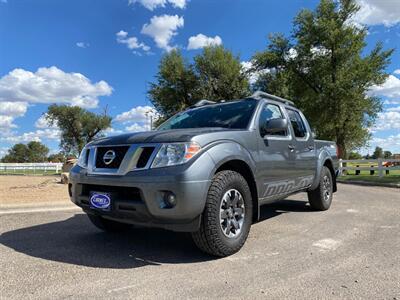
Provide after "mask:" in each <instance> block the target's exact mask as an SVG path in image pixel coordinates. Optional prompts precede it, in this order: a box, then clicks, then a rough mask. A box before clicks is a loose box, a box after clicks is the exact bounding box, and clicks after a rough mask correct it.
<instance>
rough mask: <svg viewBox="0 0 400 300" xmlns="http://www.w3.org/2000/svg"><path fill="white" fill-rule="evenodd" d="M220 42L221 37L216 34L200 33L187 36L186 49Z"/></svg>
mask: <svg viewBox="0 0 400 300" xmlns="http://www.w3.org/2000/svg"><path fill="white" fill-rule="evenodd" d="M221 44H222V39H221V38H220V37H219V36H218V35H216V36H215V37H208V36H206V35H204V34H202V33H199V34H198V35H196V36H191V37H190V38H189V43H188V46H187V49H188V50H195V49H201V48H204V47H206V46H219V45H221Z"/></svg>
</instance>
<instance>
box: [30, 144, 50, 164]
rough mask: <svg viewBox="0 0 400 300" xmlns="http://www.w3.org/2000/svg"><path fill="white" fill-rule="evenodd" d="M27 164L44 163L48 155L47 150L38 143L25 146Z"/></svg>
mask: <svg viewBox="0 0 400 300" xmlns="http://www.w3.org/2000/svg"><path fill="white" fill-rule="evenodd" d="M27 148H28V154H27V156H28V161H29V162H45V161H47V155H48V154H49V148H47V147H46V146H45V145H43V144H42V143H40V142H36V141H32V142H29V143H28V144H27Z"/></svg>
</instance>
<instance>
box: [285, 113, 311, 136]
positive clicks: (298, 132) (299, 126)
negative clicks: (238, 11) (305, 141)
mask: <svg viewBox="0 0 400 300" xmlns="http://www.w3.org/2000/svg"><path fill="white" fill-rule="evenodd" d="M287 111H288V114H289V118H290V123H292V127H293V131H294V135H295V137H298V138H304V137H305V136H306V135H307V130H306V126H305V125H304V122H303V120H302V119H301V116H300V114H299V113H298V112H297V111H295V110H291V109H288V110H287Z"/></svg>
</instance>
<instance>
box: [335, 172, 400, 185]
mask: <svg viewBox="0 0 400 300" xmlns="http://www.w3.org/2000/svg"><path fill="white" fill-rule="evenodd" d="M397 171H398V170H397ZM361 174H362V173H361ZM368 174H369V173H368ZM339 180H344V181H367V182H376V183H398V184H400V174H397V175H385V176H383V177H379V176H377V175H346V176H340V177H339Z"/></svg>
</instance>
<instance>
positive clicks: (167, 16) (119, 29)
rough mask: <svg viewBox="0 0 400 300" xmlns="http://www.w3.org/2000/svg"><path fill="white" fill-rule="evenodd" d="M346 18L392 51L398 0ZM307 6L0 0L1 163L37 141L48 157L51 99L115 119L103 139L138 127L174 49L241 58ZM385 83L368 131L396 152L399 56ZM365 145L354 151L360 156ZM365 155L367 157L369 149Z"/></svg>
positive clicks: (298, 1)
mask: <svg viewBox="0 0 400 300" xmlns="http://www.w3.org/2000/svg"><path fill="white" fill-rule="evenodd" d="M358 1H359V3H360V5H361V6H362V9H361V11H360V13H359V14H358V15H357V16H355V19H354V22H357V23H359V24H365V25H367V26H369V35H368V37H367V43H368V47H367V50H368V49H371V47H372V46H373V45H374V44H375V43H376V42H377V41H382V42H383V43H384V47H385V48H395V47H399V46H400V1H397V0H358ZM317 4H318V1H310V0H290V1H289V0H286V1H282V0H269V1H263V0H190V1H188V0H137V1H135V0H107V1H106V0H96V1H94V0H91V1H89V0H79V1H74V0H69V1H54V0H35V1H34V0H30V1H28V0H25V1H22V0H0V157H1V156H2V155H4V154H5V153H6V150H7V149H8V148H9V147H11V146H12V145H13V144H15V143H17V142H29V141H30V140H40V141H42V142H43V143H45V144H46V145H48V146H49V148H50V149H51V150H52V151H53V152H55V151H57V150H58V142H59V141H58V130H57V128H49V126H48V124H46V122H43V118H42V119H40V117H41V116H42V115H43V113H44V112H45V111H46V109H47V106H48V105H49V104H51V103H66V104H71V105H80V106H82V107H85V108H88V109H90V110H92V111H95V112H102V111H103V110H104V108H105V107H107V109H108V112H109V114H111V116H113V117H114V121H113V129H112V131H110V132H108V134H117V133H120V132H126V131H137V130H143V129H146V127H147V126H148V120H147V118H146V116H145V115H144V114H145V113H146V112H148V111H150V109H151V108H150V107H149V106H150V102H149V101H148V99H146V89H147V86H148V83H149V82H151V81H153V80H154V75H155V74H156V72H157V66H158V63H159V59H160V57H161V56H162V55H163V54H164V53H166V51H169V50H170V49H172V48H174V47H178V48H180V49H181V50H182V53H183V54H184V55H185V56H186V57H188V59H190V58H191V57H192V56H193V55H195V54H197V53H199V51H201V47H202V46H204V45H205V44H207V43H208V44H209V43H214V44H223V45H224V46H225V47H227V48H229V49H231V50H232V51H233V52H235V53H236V54H239V55H240V58H241V60H242V61H243V62H245V61H248V60H249V59H250V58H251V56H252V55H253V54H254V52H255V51H260V50H263V49H264V48H265V46H266V45H267V39H266V37H267V35H268V34H269V33H271V32H283V33H284V34H286V35H288V34H289V33H290V31H291V28H292V20H293V18H294V16H295V15H296V14H297V12H298V11H299V10H300V9H302V8H310V9H313V8H314V7H315V6H316V5H317ZM387 71H388V73H390V74H391V75H390V77H389V78H388V80H387V81H386V82H385V83H384V84H383V85H382V86H380V87H374V88H373V89H372V91H371V93H373V94H375V95H377V96H379V97H381V98H382V101H383V103H384V111H383V112H382V113H381V114H380V116H379V119H378V122H377V125H376V126H375V127H374V128H371V131H372V132H373V139H372V140H371V142H370V148H374V147H375V146H376V145H379V146H383V148H384V149H385V150H386V149H387V150H391V151H392V152H397V153H400V51H399V50H397V51H396V52H395V53H394V55H393V57H392V63H391V65H390V66H389V67H388V69H387ZM367 151H368V149H363V152H364V153H366V152H367ZM370 152H371V151H370Z"/></svg>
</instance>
